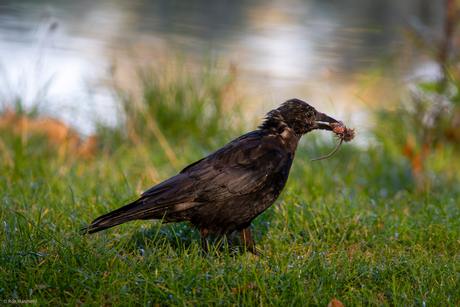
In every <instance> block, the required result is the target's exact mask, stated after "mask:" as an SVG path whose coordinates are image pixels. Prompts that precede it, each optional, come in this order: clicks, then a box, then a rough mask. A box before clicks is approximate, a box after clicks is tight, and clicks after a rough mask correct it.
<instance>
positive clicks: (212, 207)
mask: <svg viewBox="0 0 460 307" xmlns="http://www.w3.org/2000/svg"><path fill="white" fill-rule="evenodd" d="M328 123H337V121H336V120H335V119H333V118H331V117H328V116H327V115H325V114H323V113H319V112H317V111H316V110H315V108H313V107H311V106H310V105H308V104H307V103H305V102H303V101H301V100H299V99H291V100H288V101H286V102H285V103H283V104H282V105H281V106H280V107H279V108H277V109H275V110H272V111H270V112H269V113H268V114H267V115H266V117H265V120H264V122H263V123H262V125H261V126H260V127H259V130H256V131H252V132H249V133H247V134H244V135H242V136H240V137H239V138H237V139H235V140H233V141H231V142H230V143H228V144H227V145H225V146H224V147H222V148H221V149H219V150H217V151H216V152H214V153H212V154H210V155H209V156H207V157H205V158H203V159H201V160H199V161H197V162H195V163H193V164H190V165H189V166H187V167H186V168H184V169H183V170H182V171H181V172H180V173H179V174H177V175H175V176H173V177H171V178H169V179H167V180H165V181H163V182H161V183H159V184H157V185H155V186H154V187H152V188H150V189H149V190H147V191H146V192H144V193H143V194H142V195H141V197H140V198H139V199H138V200H136V201H135V202H132V203H130V204H128V205H126V206H123V207H121V208H119V209H117V210H115V211H112V212H110V213H107V214H105V215H102V216H100V217H98V218H97V219H95V220H94V221H93V222H92V223H91V224H89V225H86V226H84V227H82V228H81V231H82V232H83V233H94V232H98V231H101V230H103V229H107V228H110V227H113V226H116V225H119V224H122V223H126V222H129V221H133V220H149V219H163V222H166V223H169V222H184V221H188V222H189V223H190V224H191V225H192V226H194V227H196V228H198V229H199V231H200V235H201V239H202V245H203V248H204V249H205V250H207V247H206V237H207V236H208V234H210V233H220V234H229V233H232V232H234V231H241V234H242V235H241V236H242V241H243V244H244V245H245V246H246V248H247V249H248V250H249V251H251V252H253V253H255V252H256V249H255V242H254V239H253V237H252V234H251V230H250V225H251V221H252V220H253V219H254V218H255V217H257V216H258V215H259V214H261V213H262V212H264V211H265V210H266V209H267V208H268V207H270V206H271V205H272V204H273V203H274V202H275V201H276V199H277V198H278V196H279V195H280V193H281V191H282V190H283V188H284V186H285V184H286V181H287V179H288V176H289V171H290V169H291V165H292V161H293V159H294V155H295V152H296V149H297V145H298V142H299V140H300V138H301V136H302V135H303V134H305V133H308V132H310V131H312V130H315V129H323V130H332V128H331V127H330V126H329V124H328Z"/></svg>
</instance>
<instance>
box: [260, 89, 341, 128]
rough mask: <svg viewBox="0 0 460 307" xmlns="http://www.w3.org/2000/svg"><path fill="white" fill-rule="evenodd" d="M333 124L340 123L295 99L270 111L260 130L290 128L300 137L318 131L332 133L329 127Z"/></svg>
mask: <svg viewBox="0 0 460 307" xmlns="http://www.w3.org/2000/svg"><path fill="white" fill-rule="evenodd" d="M331 123H338V121H337V120H335V119H333V118H332V117H329V116H327V115H326V114H324V113H321V112H318V111H316V109H315V108H313V107H312V106H310V105H309V104H308V103H306V102H304V101H302V100H300V99H296V98H294V99H290V100H288V101H286V102H284V103H283V104H282V105H281V106H280V107H279V108H277V109H275V110H272V111H270V112H269V113H268V114H267V115H266V117H265V121H264V123H263V124H262V125H261V126H260V128H262V129H269V130H273V129H276V130H278V131H280V130H284V129H285V128H290V129H292V130H293V131H294V132H295V133H296V134H297V135H299V136H300V135H303V134H305V133H308V132H310V131H312V130H316V129H321V130H330V131H332V130H333V128H332V127H331V126H330V125H329V124H331Z"/></svg>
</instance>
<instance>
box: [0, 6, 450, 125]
mask: <svg viewBox="0 0 460 307" xmlns="http://www.w3.org/2000/svg"><path fill="white" fill-rule="evenodd" d="M443 12H444V7H443V2H442V1H429V0H408V1H403V2H401V1H397V0H391V1H388V0H377V1H372V2H369V1H366V0H347V1H315V0H303V1H300V0H290V1H276V0H275V1H236V2H235V1H104V0H97V1H85V0H83V1H78V2H74V1H4V0H3V1H0V50H1V53H0V64H1V66H0V67H1V71H0V74H1V79H2V83H1V89H2V100H3V101H5V100H10V101H13V100H15V99H17V98H18V97H21V99H22V100H23V103H24V104H25V105H27V106H28V107H30V106H31V104H33V103H37V102H38V101H37V100H44V99H45V100H46V101H47V102H46V104H47V107H48V108H49V109H52V110H54V111H55V113H56V115H57V116H59V117H60V118H61V119H62V120H64V121H65V122H66V123H70V124H72V125H74V126H76V128H78V130H79V131H81V132H82V133H85V134H91V133H94V125H93V121H92V119H91V118H92V117H93V115H94V112H96V113H97V114H99V115H101V116H103V117H104V119H105V120H108V121H113V120H114V114H113V112H112V111H111V110H112V109H113V105H114V103H116V102H115V101H114V98H113V97H112V95H111V93H110V92H108V91H107V89H106V88H103V87H100V86H97V85H100V81H101V80H102V79H104V78H107V77H108V76H110V74H111V73H113V72H114V71H116V73H117V76H118V77H120V78H123V80H124V81H123V82H125V85H126V84H127V80H130V77H129V71H128V69H127V68H126V67H125V68H121V67H120V65H119V62H120V61H121V60H123V61H126V60H128V61H137V62H138V61H157V62H160V61H165V60H173V61H177V57H178V56H179V54H180V56H181V57H184V58H185V62H186V63H187V64H189V65H195V66H197V65H201V62H202V60H203V57H214V58H215V59H217V60H218V63H219V65H220V66H225V65H227V66H230V65H231V66H233V69H237V70H238V73H239V77H240V80H241V81H243V82H242V84H244V85H245V86H244V87H242V88H241V90H242V91H244V93H246V94H249V95H248V97H247V98H248V99H249V102H251V103H252V105H253V107H256V108H257V114H256V115H257V117H260V115H261V114H263V113H264V112H265V111H266V110H267V108H272V107H275V106H277V105H278V104H279V103H281V102H283V101H285V100H287V99H289V98H292V97H297V98H301V99H303V100H306V101H308V102H310V103H312V104H313V105H315V106H317V108H318V109H321V110H323V109H326V110H325V111H330V110H331V108H332V107H334V108H337V109H338V110H335V111H337V112H338V113H339V114H343V113H344V112H345V111H346V110H350V107H351V106H350V103H351V104H353V103H356V102H354V100H359V99H356V96H354V95H353V94H356V92H357V91H358V89H359V87H360V85H361V84H360V82H362V79H363V76H365V75H366V74H369V73H370V72H371V70H372V69H375V68H376V67H377V66H378V65H380V64H381V62H382V61H383V60H384V59H386V58H388V57H389V56H392V55H393V54H394V53H395V49H396V48H397V47H398V44H399V41H400V40H401V35H400V34H401V30H402V28H404V27H409V26H411V27H418V28H419V29H421V30H423V31H425V28H427V29H430V31H440V30H441V29H442V25H443V23H442V21H443V17H444V15H443ZM411 56H412V58H411V59H412V60H414V62H413V63H411V65H407V66H406V67H404V70H403V71H402V72H403V73H404V75H405V76H406V77H410V76H414V75H415V74H417V76H420V75H425V76H431V77H432V76H433V74H435V73H436V67H435V66H433V65H431V66H430V64H431V63H429V61H427V59H426V58H421V57H420V56H419V54H412V55H411ZM184 64H185V63H184ZM129 66H132V65H131V64H130V65H129ZM249 102H247V103H249ZM262 103H267V104H268V106H266V105H264V106H263V107H260V106H261V105H262ZM323 105H326V107H323ZM75 109H78V116H76V112H77V110H75ZM356 124H357V123H356Z"/></svg>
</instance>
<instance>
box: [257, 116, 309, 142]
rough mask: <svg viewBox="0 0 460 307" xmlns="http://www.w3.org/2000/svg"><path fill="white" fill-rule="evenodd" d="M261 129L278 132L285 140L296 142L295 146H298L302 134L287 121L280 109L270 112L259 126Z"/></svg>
mask: <svg viewBox="0 0 460 307" xmlns="http://www.w3.org/2000/svg"><path fill="white" fill-rule="evenodd" d="M259 129H261V130H265V131H269V132H271V133H275V134H278V135H280V136H281V137H282V138H283V139H284V140H285V141H289V143H291V144H293V145H294V144H295V147H297V143H298V141H299V140H300V137H301V136H302V135H299V134H297V133H296V132H295V130H294V129H292V128H291V127H290V126H289V125H288V124H287V123H286V121H285V120H284V118H283V116H282V115H281V112H280V111H279V110H278V109H276V110H272V111H270V112H268V114H267V115H266V116H265V119H264V122H263V123H262V125H260V126H259ZM294 150H295V149H294Z"/></svg>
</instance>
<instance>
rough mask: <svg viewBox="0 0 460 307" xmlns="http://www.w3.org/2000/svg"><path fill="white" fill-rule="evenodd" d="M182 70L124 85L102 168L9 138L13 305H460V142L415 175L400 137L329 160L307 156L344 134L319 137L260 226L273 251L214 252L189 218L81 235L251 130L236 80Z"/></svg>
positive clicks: (257, 230)
mask: <svg viewBox="0 0 460 307" xmlns="http://www.w3.org/2000/svg"><path fill="white" fill-rule="evenodd" d="M156 69H158V68H156ZM147 72H148V70H147ZM180 75H181V77H180V78H178V79H175V78H171V80H169V81H168V82H166V81H165V79H162V78H161V74H157V75H156V73H155V71H152V72H151V73H150V74H148V75H146V71H144V70H141V71H140V80H141V81H142V82H144V83H141V85H142V86H141V92H140V93H137V94H136V93H131V92H129V91H125V90H122V89H121V88H118V87H116V85H114V91H115V92H116V94H117V98H118V99H119V101H120V104H121V106H122V108H121V110H122V111H121V112H122V113H121V114H122V115H121V117H122V118H124V120H122V121H121V122H120V126H117V127H112V128H108V127H104V126H100V127H99V130H98V132H99V136H100V145H99V150H98V152H97V153H96V156H95V157H94V158H93V159H89V160H85V159H83V158H79V157H77V156H76V155H73V154H72V153H71V152H68V154H66V155H63V154H62V152H63V151H62V150H61V149H62V148H58V147H56V146H55V145H50V144H49V143H48V142H47V140H46V138H45V137H44V136H43V135H42V136H40V135H37V134H34V133H32V132H29V133H24V132H22V133H17V134H15V133H12V132H11V129H9V128H10V127H5V128H3V129H2V130H0V135H1V138H0V204H1V210H0V220H1V224H0V241H1V248H0V268H1V269H0V302H2V303H3V304H2V305H6V304H9V303H8V302H9V301H14V300H16V301H17V303H16V304H22V303H19V301H20V300H21V301H25V300H34V301H36V302H37V305H39V306H50V305H71V306H75V305H79V306H82V305H86V306H93V305H97V306H101V305H102V306H107V305H119V306H126V305H141V306H169V305H176V306H201V305H205V306H217V305H228V306H230V305H231V306H235V305H238V306H253V305H254V306H255V305H257V306H301V305H309V306H327V304H328V303H329V302H330V300H331V298H332V297H334V296H335V297H337V298H338V299H339V300H340V301H341V302H342V303H343V304H344V305H345V306H424V305H426V306H446V305H458V304H459V303H460V292H459V291H458V289H459V288H460V277H459V276H460V259H459V258H460V240H459V238H460V215H459V210H460V205H459V203H460V191H459V189H458V186H459V181H460V180H459V179H460V177H459V174H458V172H457V171H456V170H458V166H459V159H458V158H456V156H457V153H456V150H455V147H449V146H446V147H444V148H443V150H442V151H440V150H432V151H431V152H430V154H429V156H427V157H426V160H425V164H424V168H423V171H424V172H423V174H422V175H421V176H419V177H413V169H412V164H411V161H410V160H408V159H407V158H404V157H403V156H402V152H403V151H402V146H404V144H402V143H391V142H392V134H391V133H389V134H385V133H380V134H377V133H376V135H377V137H378V138H377V139H378V141H379V142H378V143H376V145H373V146H370V147H369V148H368V149H360V148H356V147H354V146H353V143H351V144H345V145H343V146H342V148H340V150H339V151H338V152H337V153H336V154H335V155H334V156H332V157H330V158H328V159H327V160H323V161H318V162H310V161H309V160H310V159H311V158H316V157H319V156H323V155H325V154H326V153H328V152H330V151H331V150H332V148H333V146H332V144H330V143H329V144H325V143H324V142H322V140H323V139H324V138H325V137H330V134H328V133H324V132H322V133H320V132H313V133H311V134H309V135H307V136H305V137H304V138H303V140H302V142H301V145H300V146H299V150H298V152H297V154H296V159H295V161H294V165H293V169H292V172H291V175H290V179H289V181H288V184H287V187H286V189H285V191H284V193H283V194H282V195H281V196H280V198H279V199H278V201H277V202H276V203H275V204H274V205H273V206H272V207H271V208H270V209H268V210H267V211H266V212H264V213H263V214H262V215H260V216H259V217H257V218H256V219H255V221H254V222H253V227H252V228H253V234H254V235H255V239H256V241H257V244H258V248H259V249H260V250H261V251H262V255H261V256H259V257H255V256H253V255H250V254H245V253H240V252H241V248H229V247H228V246H227V245H226V244H225V242H222V240H221V241H218V242H215V243H213V240H209V242H210V248H211V252H210V254H209V255H208V256H203V255H202V251H201V249H200V240H199V234H198V232H197V231H196V230H195V229H193V228H191V227H190V226H189V225H188V224H186V223H182V224H170V225H161V224H160V222H159V221H136V222H131V223H127V224H124V225H120V226H118V227H115V228H113V229H110V230H107V231H104V232H101V233H98V234H95V235H91V236H80V235H78V233H77V232H78V228H79V227H80V226H82V225H85V224H87V223H89V222H90V221H92V220H93V219H94V218H96V217H97V216H99V215H101V214H104V213H107V212H109V211H111V210H113V209H116V208H119V207H120V206H122V205H124V204H126V203H128V202H131V201H133V200H135V199H136V198H137V197H138V195H139V194H140V193H141V192H142V191H145V190H146V189H148V188H149V187H151V186H153V185H154V184H155V183H158V182H159V181H162V180H164V179H166V178H168V177H169V176H171V175H174V174H175V173H176V172H177V171H178V170H180V169H181V168H183V167H185V166H186V165H188V164H189V163H192V162H194V161H196V160H198V159H200V158H202V157H203V156H205V155H207V154H209V153H211V152H212V151H213V150H216V149H218V148H219V147H220V146H221V145H222V144H225V143H226V142H228V141H230V140H232V139H234V138H235V137H237V136H239V134H240V133H241V131H240V130H241V129H242V123H241V119H243V118H244V116H242V115H243V114H241V113H240V112H241V110H239V109H238V108H235V109H232V112H224V111H223V110H225V109H226V108H228V107H229V106H227V105H225V103H224V102H225V101H229V98H228V97H227V96H226V95H228V88H229V86H230V85H232V84H233V81H234V80H233V79H232V78H230V77H231V76H230V77H229V76H227V75H225V74H223V75H219V73H217V72H215V71H212V70H209V69H204V70H203V71H202V72H201V74H200V75H199V76H200V77H199V78H198V79H194V78H195V77H193V75H192V74H188V72H186V73H185V74H180ZM142 78H144V79H142ZM149 80H150V81H149ZM147 81H149V82H152V83H148V82H147ZM160 81H161V82H163V83H161V84H160V83H158V84H157V83H155V82H160ZM232 86H233V85H232ZM197 89H200V91H197ZM136 97H137V98H136ZM139 97H141V98H139ZM136 99H140V100H136ZM172 102H177V103H178V104H177V105H171V103H172ZM19 103H20V102H19ZM187 103H191V104H190V105H188V104H187ZM168 106H169V110H170V111H171V114H174V116H173V117H172V118H170V117H168V116H169V115H170V114H169V115H168ZM194 106H197V108H195V107H194ZM237 106H238V104H237ZM209 108H210V109H209ZM16 109H17V108H16ZM208 109H209V110H211V111H210V112H211V113H207V112H208V111H206V110H208ZM34 112H35V111H34ZM22 113H25V114H27V112H26V111H25V112H22ZM388 114H391V113H388ZM32 115H34V116H39V115H40V114H35V113H34V114H32ZM330 115H331V116H334V115H333V114H330ZM262 116H263V114H260V116H259V117H262ZM398 116H400V115H398ZM235 117H238V118H240V122H238V121H234V120H235ZM377 118H378V117H377ZM175 119H178V120H175ZM397 119H398V120H399V119H401V118H397ZM221 122H223V123H225V124H223V125H221V126H219V125H218V124H219V123H221ZM390 122H391V120H390ZM395 122H396V121H395ZM152 123H154V124H156V126H152ZM381 123H383V122H381ZM168 126H169V128H168V129H169V130H168V129H167V127H168ZM377 127H382V125H380V126H379V125H378V124H377ZM181 128H182V130H181ZM253 128H255V125H254V126H253V127H250V128H249V129H253ZM206 129H209V130H206ZM201 130H202V131H205V132H206V133H205V134H203V135H202V137H199V135H200V131H201ZM393 130H394V129H393V128H392V129H391V131H393ZM178 131H180V134H179V133H178ZM410 131H412V132H413V131H414V130H410ZM416 131H417V129H415V132H416ZM380 132H382V131H380ZM412 132H411V133H412ZM356 135H357V137H359V136H360V131H359V130H357V131H356ZM389 144H390V145H389ZM391 144H392V145H391ZM62 146H64V145H62ZM171 151H172V153H173V154H171ZM212 239H213V238H212ZM5 300H6V301H5ZM5 302H6V303H5Z"/></svg>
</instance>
